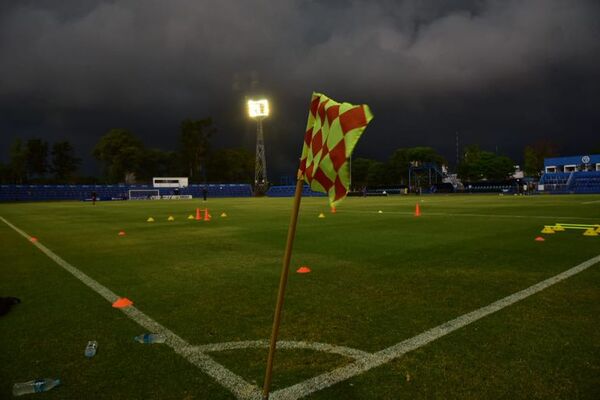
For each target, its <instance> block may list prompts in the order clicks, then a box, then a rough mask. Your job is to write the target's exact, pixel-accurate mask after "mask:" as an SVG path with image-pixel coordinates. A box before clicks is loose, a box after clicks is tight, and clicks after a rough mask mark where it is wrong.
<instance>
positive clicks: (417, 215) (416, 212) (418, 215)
mask: <svg viewBox="0 0 600 400" xmlns="http://www.w3.org/2000/svg"><path fill="white" fill-rule="evenodd" d="M420 216H421V207H419V203H417V205H416V206H415V217H420Z"/></svg>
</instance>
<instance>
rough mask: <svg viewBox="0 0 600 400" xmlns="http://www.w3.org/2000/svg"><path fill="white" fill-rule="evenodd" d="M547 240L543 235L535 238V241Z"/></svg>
mask: <svg viewBox="0 0 600 400" xmlns="http://www.w3.org/2000/svg"><path fill="white" fill-rule="evenodd" d="M545 240H546V239H544V238H543V237H541V236H538V237H536V238H535V241H536V242H544V241H545Z"/></svg>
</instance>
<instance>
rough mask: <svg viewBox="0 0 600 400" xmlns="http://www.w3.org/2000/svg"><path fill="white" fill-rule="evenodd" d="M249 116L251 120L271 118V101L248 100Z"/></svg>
mask: <svg viewBox="0 0 600 400" xmlns="http://www.w3.org/2000/svg"><path fill="white" fill-rule="evenodd" d="M248 115H250V118H264V117H268V116H269V101H268V100H266V99H262V100H248Z"/></svg>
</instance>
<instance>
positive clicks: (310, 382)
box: [271, 255, 600, 400]
mask: <svg viewBox="0 0 600 400" xmlns="http://www.w3.org/2000/svg"><path fill="white" fill-rule="evenodd" d="M599 262H600V255H598V256H596V257H593V258H590V259H589V260H587V261H584V262H582V263H581V264H579V265H576V266H575V267H573V268H571V269H568V270H566V271H564V272H561V273H560V274H558V275H555V276H553V277H551V278H548V279H546V280H543V281H541V282H539V283H536V284H535V285H532V286H530V287H528V288H526V289H523V290H521V291H519V292H516V293H513V294H511V295H510V296H507V297H504V298H503V299H500V300H498V301H495V302H493V303H491V304H489V305H487V306H485V307H481V308H479V309H477V310H475V311H471V312H469V313H467V314H463V315H461V316H460V317H458V318H455V319H453V320H450V321H448V322H445V323H443V324H441V325H438V326H436V327H435V328H432V329H429V330H427V331H425V332H423V333H421V334H419V335H417V336H414V337H412V338H410V339H407V340H404V341H402V342H400V343H397V344H395V345H393V346H390V347H388V348H386V349H383V350H381V351H378V352H376V353H373V354H371V355H368V356H365V357H363V358H361V359H358V360H356V361H354V362H352V363H350V364H347V365H345V366H343V367H340V368H337V369H334V370H332V371H330V372H326V373H324V374H321V375H318V376H315V377H313V378H310V379H307V380H305V381H304V382H301V383H298V384H296V385H293V386H290V387H287V388H284V389H280V390H277V391H275V392H273V393H272V396H271V398H272V399H277V400H281V399H286V400H295V399H299V398H301V397H305V396H308V395H309V394H311V393H314V392H316V391H319V390H323V389H326V388H328V387H330V386H332V385H334V384H336V383H339V382H342V381H345V380H347V379H350V378H352V377H354V376H356V375H360V374H362V373H364V372H367V371H368V370H370V369H372V368H375V367H378V366H380V365H383V364H385V363H388V362H390V361H392V360H394V359H396V358H399V357H401V356H402V355H404V354H406V353H408V352H410V351H413V350H416V349H418V348H420V347H423V346H425V345H427V344H429V343H431V342H433V341H434V340H437V339H439V338H441V337H444V336H446V335H448V334H449V333H452V332H454V331H456V330H458V329H460V328H463V327H465V326H467V325H469V324H471V323H473V322H475V321H478V320H480V319H482V318H484V317H486V316H488V315H490V314H493V313H495V312H497V311H500V310H502V309H503V308H506V307H508V306H510V305H512V304H515V303H517V302H519V301H521V300H523V299H526V298H527V297H529V296H532V295H534V294H536V293H538V292H541V291H542V290H544V289H547V288H549V287H550V286H553V285H556V284H557V283H559V282H561V281H563V280H565V279H567V278H570V277H572V276H573V275H576V274H578V273H580V272H582V271H585V270H586V269H588V268H590V267H591V266H593V265H595V264H596V263H599Z"/></svg>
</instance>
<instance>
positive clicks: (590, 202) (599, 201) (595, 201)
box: [581, 200, 600, 204]
mask: <svg viewBox="0 0 600 400" xmlns="http://www.w3.org/2000/svg"><path fill="white" fill-rule="evenodd" d="M595 203H600V200H593V201H584V202H583V203H581V204H595Z"/></svg>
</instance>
